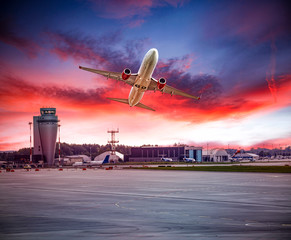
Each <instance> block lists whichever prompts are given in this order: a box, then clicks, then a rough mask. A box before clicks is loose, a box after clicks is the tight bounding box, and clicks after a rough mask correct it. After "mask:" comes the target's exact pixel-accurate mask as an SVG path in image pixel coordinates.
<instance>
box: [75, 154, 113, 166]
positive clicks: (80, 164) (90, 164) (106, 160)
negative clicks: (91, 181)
mask: <svg viewBox="0 0 291 240" xmlns="http://www.w3.org/2000/svg"><path fill="white" fill-rule="evenodd" d="M109 157H110V156H109V155H106V157H105V158H104V159H103V160H100V161H90V162H85V161H84V162H75V163H74V164H73V167H92V166H99V165H102V164H105V163H109Z"/></svg>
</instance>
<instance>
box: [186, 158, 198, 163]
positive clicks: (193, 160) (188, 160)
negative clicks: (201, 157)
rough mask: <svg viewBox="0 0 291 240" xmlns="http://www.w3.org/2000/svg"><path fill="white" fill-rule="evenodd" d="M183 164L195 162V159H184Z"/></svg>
mask: <svg viewBox="0 0 291 240" xmlns="http://www.w3.org/2000/svg"><path fill="white" fill-rule="evenodd" d="M184 161H185V162H196V160H195V158H184Z"/></svg>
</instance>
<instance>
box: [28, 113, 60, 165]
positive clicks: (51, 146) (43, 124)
mask: <svg viewBox="0 0 291 240" xmlns="http://www.w3.org/2000/svg"><path fill="white" fill-rule="evenodd" d="M40 114H41V115H40V116H33V145H34V155H42V156H43V159H44V163H45V166H49V167H50V166H52V165H53V164H54V158H55V151H56V140H57V131H58V122H59V120H58V116H56V109H55V108H41V109H40Z"/></svg>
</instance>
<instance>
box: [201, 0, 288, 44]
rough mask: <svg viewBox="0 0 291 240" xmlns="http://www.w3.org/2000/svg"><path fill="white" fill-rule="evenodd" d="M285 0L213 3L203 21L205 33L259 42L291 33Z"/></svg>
mask: <svg viewBox="0 0 291 240" xmlns="http://www.w3.org/2000/svg"><path fill="white" fill-rule="evenodd" d="M287 9H288V8H287V5H286V1H280V0H278V1H224V2H223V3H220V2H219V3H217V4H214V5H213V6H212V9H211V11H210V13H211V14H209V15H208V16H207V18H206V19H205V21H204V28H203V29H204V31H205V36H206V37H207V38H209V39H211V38H212V39H213V41H217V40H219V39H220V40H222V41H223V42H224V40H226V39H228V41H231V40H233V39H235V40H236V41H240V40H243V41H247V42H248V43H249V44H258V43H262V42H265V41H269V40H270V39H272V38H274V37H277V36H282V35H285V34H290V17H289V14H288V10H287Z"/></svg>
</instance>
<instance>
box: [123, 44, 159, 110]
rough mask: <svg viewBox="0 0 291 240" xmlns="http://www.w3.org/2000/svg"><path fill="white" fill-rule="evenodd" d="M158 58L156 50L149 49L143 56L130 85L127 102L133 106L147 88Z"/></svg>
mask: <svg viewBox="0 0 291 240" xmlns="http://www.w3.org/2000/svg"><path fill="white" fill-rule="evenodd" d="M158 59H159V54H158V50H157V49H155V48H152V49H150V50H149V51H148V52H147V53H146V55H145V56H144V58H143V61H142V63H141V65H140V68H139V70H138V73H137V77H136V80H135V83H134V85H133V86H132V88H131V90H130V93H129V96H128V104H129V106H131V107H133V106H135V105H136V104H138V103H139V102H140V100H141V99H142V97H143V95H144V93H145V91H146V90H147V88H148V86H149V84H150V82H151V78H152V74H153V72H154V70H155V67H156V65H157V62H158Z"/></svg>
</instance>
